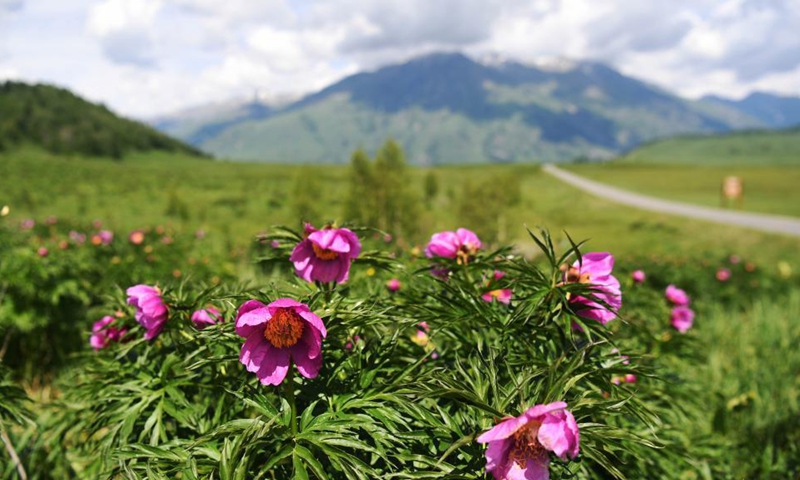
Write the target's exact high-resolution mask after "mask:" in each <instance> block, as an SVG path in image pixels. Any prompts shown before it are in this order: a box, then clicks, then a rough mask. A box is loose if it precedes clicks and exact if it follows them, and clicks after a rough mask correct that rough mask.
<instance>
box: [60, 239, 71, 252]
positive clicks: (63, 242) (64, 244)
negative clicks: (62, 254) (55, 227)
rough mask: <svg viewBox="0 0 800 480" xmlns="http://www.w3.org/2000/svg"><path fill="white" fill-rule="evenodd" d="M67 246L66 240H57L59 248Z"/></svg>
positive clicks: (63, 248)
mask: <svg viewBox="0 0 800 480" xmlns="http://www.w3.org/2000/svg"><path fill="white" fill-rule="evenodd" d="M68 247H69V242H67V241H66V240H61V241H60V242H58V248H60V249H61V250H66V249H67V248H68Z"/></svg>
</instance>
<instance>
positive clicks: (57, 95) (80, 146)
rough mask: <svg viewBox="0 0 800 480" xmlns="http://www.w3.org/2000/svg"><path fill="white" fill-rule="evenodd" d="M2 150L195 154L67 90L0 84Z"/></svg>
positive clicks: (107, 154)
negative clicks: (29, 148)
mask: <svg viewBox="0 0 800 480" xmlns="http://www.w3.org/2000/svg"><path fill="white" fill-rule="evenodd" d="M0 112H3V113H2V115H1V116H0V150H2V149H3V147H5V148H9V147H10V146H12V145H19V144H23V143H30V144H33V145H38V146H41V147H43V148H45V149H46V150H48V151H50V152H53V153H55V154H60V155H61V154H76V153H78V154H84V155H91V156H101V157H111V158H114V159H120V158H122V157H123V156H124V155H125V154H127V153H129V152H133V151H148V150H164V151H170V152H180V153H187V154H191V155H200V153H199V151H198V150H196V149H194V148H192V147H190V146H188V145H186V144H184V143H182V142H180V141H178V140H174V139H172V138H170V137H168V136H166V135H164V134H161V133H158V132H156V131H155V130H153V129H152V128H150V127H147V126H145V125H143V124H141V123H138V122H134V121H131V120H126V119H122V118H119V117H117V116H116V115H115V114H114V113H113V112H111V111H110V110H108V109H107V108H106V107H105V106H103V105H94V104H92V103H89V102H87V101H86V100H83V99H82V98H80V97H77V96H76V95H74V94H72V93H70V92H69V91H67V90H64V89H61V88H56V87H52V86H49V85H28V84H25V83H19V82H4V83H0Z"/></svg>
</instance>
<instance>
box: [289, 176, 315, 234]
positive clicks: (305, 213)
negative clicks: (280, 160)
mask: <svg viewBox="0 0 800 480" xmlns="http://www.w3.org/2000/svg"><path fill="white" fill-rule="evenodd" d="M318 191H319V181H318V180H317V177H316V176H315V175H314V172H313V170H312V169H311V168H310V167H303V168H301V169H300V170H299V171H298V173H297V175H296V176H295V179H294V185H293V186H292V193H291V199H292V213H293V214H294V218H296V219H298V220H301V221H303V222H311V223H312V224H316V223H317V222H319V220H320V212H319V209H318V206H319V202H318V201H317V199H316V198H315V197H314V193H315V192H318Z"/></svg>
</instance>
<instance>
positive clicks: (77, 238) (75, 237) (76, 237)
mask: <svg viewBox="0 0 800 480" xmlns="http://www.w3.org/2000/svg"><path fill="white" fill-rule="evenodd" d="M69 239H70V240H72V241H73V242H75V243H77V244H79V245H80V244H82V243H83V242H85V241H86V235H84V234H83V233H79V232H76V231H75V230H71V231H70V232H69Z"/></svg>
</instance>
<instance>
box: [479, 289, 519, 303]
mask: <svg viewBox="0 0 800 480" xmlns="http://www.w3.org/2000/svg"><path fill="white" fill-rule="evenodd" d="M512 295H513V292H512V291H511V289H508V288H503V289H498V290H490V291H488V292H486V293H484V294H483V295H481V298H482V299H483V301H484V302H489V303H491V302H493V301H494V300H495V299H497V301H498V302H500V303H504V304H506V305H508V304H509V303H511V296H512Z"/></svg>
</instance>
